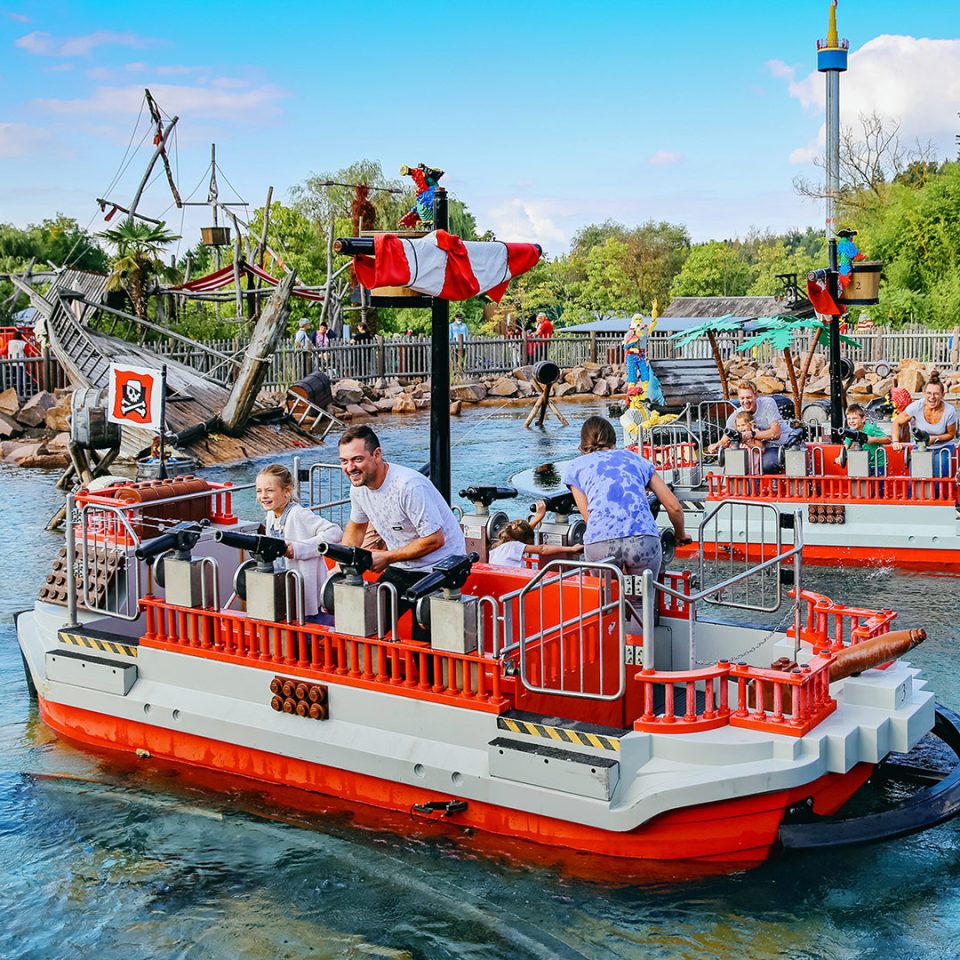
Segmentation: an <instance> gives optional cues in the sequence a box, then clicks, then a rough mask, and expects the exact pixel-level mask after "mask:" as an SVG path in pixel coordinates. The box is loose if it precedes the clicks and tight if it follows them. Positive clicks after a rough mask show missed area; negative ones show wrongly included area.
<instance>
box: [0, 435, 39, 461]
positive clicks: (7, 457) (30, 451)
mask: <svg viewBox="0 0 960 960" xmlns="http://www.w3.org/2000/svg"><path fill="white" fill-rule="evenodd" d="M39 446H40V445H39V444H37V443H25V442H24V441H23V440H0V459H2V460H3V461H4V462H5V463H17V462H18V461H19V460H22V459H23V458H24V457H29V456H33V455H34V454H36V453H37V452H38V450H39Z"/></svg>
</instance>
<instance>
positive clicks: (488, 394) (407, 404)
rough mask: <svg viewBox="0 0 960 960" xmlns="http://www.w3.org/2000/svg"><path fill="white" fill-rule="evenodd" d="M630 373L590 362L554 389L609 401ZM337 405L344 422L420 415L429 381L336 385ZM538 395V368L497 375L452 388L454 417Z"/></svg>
mask: <svg viewBox="0 0 960 960" xmlns="http://www.w3.org/2000/svg"><path fill="white" fill-rule="evenodd" d="M626 383H627V378H626V372H625V370H624V367H623V365H622V364H618V365H609V364H608V365H601V364H599V363H585V364H583V366H580V367H572V368H570V369H568V370H563V371H561V376H560V379H559V381H558V382H557V383H555V384H554V386H553V396H554V397H557V398H562V397H570V396H580V397H591V396H592V397H609V396H613V395H614V394H617V393H623V392H624V391H625V390H626ZM331 390H332V392H333V403H332V404H331V405H330V407H329V408H328V409H329V411H330V413H332V414H333V415H334V416H335V417H337V418H338V419H339V420H345V421H348V420H354V419H357V418H360V417H376V416H379V415H380V414H381V413H416V412H417V411H418V410H428V409H429V408H430V381H429V379H426V380H421V379H416V380H413V381H411V382H404V381H402V380H401V381H395V380H389V381H388V380H383V379H380V380H373V381H369V382H361V381H360V380H339V381H337V382H336V383H334V384H332V385H331ZM538 392H539V387H538V386H537V384H536V383H535V382H534V379H533V367H532V366H525V367H517V368H516V369H515V370H513V371H511V372H510V373H495V374H489V375H487V376H485V377H477V378H475V379H471V380H466V381H462V382H457V383H454V384H452V385H451V387H450V401H451V412H452V413H454V414H455V415H456V414H457V413H459V412H460V408H461V406H462V405H463V404H465V403H467V404H471V403H482V402H484V401H487V402H491V401H507V400H518V401H522V400H526V399H528V398H532V397H533V396H534V395H535V394H537V393H538ZM261 399H262V400H264V401H265V402H269V403H280V402H282V399H283V397H282V395H278V394H275V393H272V394H265V395H263V396H262V397H261Z"/></svg>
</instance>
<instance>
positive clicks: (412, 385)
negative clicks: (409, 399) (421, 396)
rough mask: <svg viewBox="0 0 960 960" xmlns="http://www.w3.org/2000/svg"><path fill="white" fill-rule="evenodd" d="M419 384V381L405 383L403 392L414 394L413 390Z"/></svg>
mask: <svg viewBox="0 0 960 960" xmlns="http://www.w3.org/2000/svg"><path fill="white" fill-rule="evenodd" d="M419 385H420V384H419V383H407V384H404V387H403V392H404V393H408V394H410V396H413V392H414V391H415V390H416V389H417V387H418V386H419Z"/></svg>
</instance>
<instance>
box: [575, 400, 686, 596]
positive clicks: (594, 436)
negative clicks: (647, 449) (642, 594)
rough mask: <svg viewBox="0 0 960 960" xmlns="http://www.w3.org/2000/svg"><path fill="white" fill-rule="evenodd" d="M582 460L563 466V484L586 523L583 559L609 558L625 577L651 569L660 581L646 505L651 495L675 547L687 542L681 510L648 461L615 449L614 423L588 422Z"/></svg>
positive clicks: (659, 556) (653, 525) (656, 541)
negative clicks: (667, 520) (673, 535)
mask: <svg viewBox="0 0 960 960" xmlns="http://www.w3.org/2000/svg"><path fill="white" fill-rule="evenodd" d="M580 452H581V453H582V454H583V456H580V457H577V459H576V460H573V461H571V462H570V463H569V464H567V466H566V468H565V469H564V471H563V482H564V483H565V484H566V485H567V486H568V487H569V488H570V491H571V493H572V494H573V499H574V501H575V502H576V504H577V508H578V509H579V510H580V513H581V514H582V515H583V519H584V520H585V521H586V523H587V529H586V532H585V533H584V537H583V543H584V556H585V558H586V560H587V561H588V562H591V563H596V562H598V561H600V560H603V559H605V558H607V557H612V558H613V563H615V564H616V565H617V566H618V567H620V569H621V570H623V572H624V573H628V574H633V575H639V574H641V573H643V571H644V570H652V571H653V574H654V577H655V578H656V579H657V580H658V581H659V580H660V579H661V569H660V568H661V565H662V561H663V553H662V550H661V546H660V531H659V529H658V528H657V521H656V520H655V519H654V517H653V513H652V512H651V510H650V504H649V502H648V501H647V491H650V492H651V493H653V494H654V496H655V497H656V498H657V499H658V500H659V501H660V503H661V505H662V506H663V508H664V510H666V511H667V516H668V517H669V518H670V522H671V523H672V524H673V529H674V532H675V533H676V537H677V546H683V545H684V544H687V543H692V540H691V538H690V537H688V536H687V532H686V530H685V529H684V525H683V507H681V505H680V501H679V500H678V499H677V498H676V496H675V495H674V493H673V491H672V490H671V489H670V488H669V487H668V486H667V485H666V483H664V482H663V480H662V479H661V478H660V475H659V474H658V473H657V471H656V470H655V469H654V466H653V464H652V463H650V461H649V460H645V459H644V458H643V457H641V456H638V455H637V454H635V453H630V452H629V451H628V450H620V449H617V434H616V431H615V430H614V429H613V424H611V423H610V421H609V420H606V419H604V418H603V417H588V418H587V419H586V420H585V421H584V423H583V427H582V428H581V430H580Z"/></svg>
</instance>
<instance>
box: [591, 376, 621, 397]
mask: <svg viewBox="0 0 960 960" xmlns="http://www.w3.org/2000/svg"><path fill="white" fill-rule="evenodd" d="M603 379H604V380H605V381H606V383H607V386H608V387H609V388H610V392H611V393H617V392H618V391H619V390H620V384H621V380H620V377H618V376H617V375H616V374H611V375H610V376H608V377H604V378H603ZM594 393H596V390H594Z"/></svg>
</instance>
